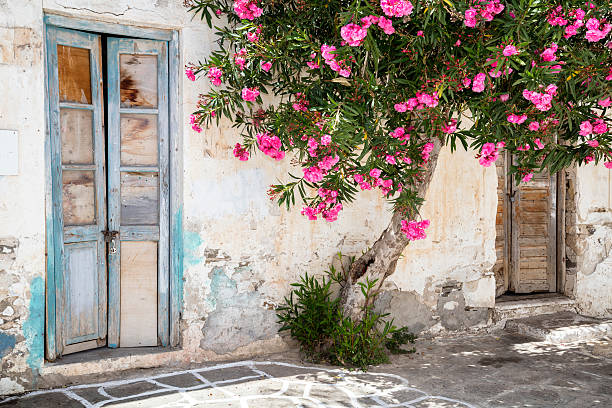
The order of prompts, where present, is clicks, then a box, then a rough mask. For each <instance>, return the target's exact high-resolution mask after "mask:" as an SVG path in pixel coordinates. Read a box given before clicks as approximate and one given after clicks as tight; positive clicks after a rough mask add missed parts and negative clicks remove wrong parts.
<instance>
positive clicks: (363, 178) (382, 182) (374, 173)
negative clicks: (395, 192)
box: [353, 168, 393, 196]
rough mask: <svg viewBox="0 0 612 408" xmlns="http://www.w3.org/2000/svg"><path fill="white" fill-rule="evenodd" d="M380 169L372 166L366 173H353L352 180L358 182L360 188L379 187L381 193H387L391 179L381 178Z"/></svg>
mask: <svg viewBox="0 0 612 408" xmlns="http://www.w3.org/2000/svg"><path fill="white" fill-rule="evenodd" d="M381 174H382V170H380V169H377V168H373V169H372V170H370V172H369V173H368V174H354V175H353V180H355V183H357V184H359V187H360V188H361V189H362V190H371V189H372V187H379V188H380V190H381V191H382V193H383V195H385V196H386V195H388V194H389V193H390V192H391V188H392V187H393V180H392V179H383V178H381V177H380V175H381Z"/></svg>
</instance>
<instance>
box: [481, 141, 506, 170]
mask: <svg viewBox="0 0 612 408" xmlns="http://www.w3.org/2000/svg"><path fill="white" fill-rule="evenodd" d="M501 147H503V146H501ZM501 147H500V148H501ZM498 158H499V151H498V146H496V145H495V143H490V142H489V143H485V144H484V145H482V149H481V150H480V158H479V159H478V163H480V165H481V166H483V167H490V166H491V164H493V163H495V161H496V160H497V159H498Z"/></svg>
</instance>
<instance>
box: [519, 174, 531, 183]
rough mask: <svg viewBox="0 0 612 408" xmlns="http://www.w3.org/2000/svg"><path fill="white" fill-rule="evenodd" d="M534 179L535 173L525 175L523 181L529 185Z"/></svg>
mask: <svg viewBox="0 0 612 408" xmlns="http://www.w3.org/2000/svg"><path fill="white" fill-rule="evenodd" d="M532 178H533V173H525V174H524V175H523V178H522V181H523V183H529V181H531V179H532Z"/></svg>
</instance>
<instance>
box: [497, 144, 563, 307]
mask: <svg viewBox="0 0 612 408" xmlns="http://www.w3.org/2000/svg"><path fill="white" fill-rule="evenodd" d="M508 162H509V157H508V156H507V154H506V157H504V156H502V157H500V158H499V159H498V161H497V163H496V164H497V176H498V187H497V188H498V189H497V196H498V205H497V218H496V233H497V236H496V241H495V249H496V253H497V263H496V264H495V266H494V272H495V280H496V296H500V295H503V294H504V293H507V292H511V293H515V294H528V293H538V292H556V291H557V269H558V265H557V231H558V217H557V176H556V175H552V176H551V175H550V174H548V173H540V174H535V175H534V176H533V179H532V180H531V181H529V182H528V183H520V184H519V185H517V184H516V183H515V182H514V180H511V179H510V178H509V176H508V167H507V165H508Z"/></svg>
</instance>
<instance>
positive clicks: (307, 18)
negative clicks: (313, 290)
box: [186, 0, 612, 320]
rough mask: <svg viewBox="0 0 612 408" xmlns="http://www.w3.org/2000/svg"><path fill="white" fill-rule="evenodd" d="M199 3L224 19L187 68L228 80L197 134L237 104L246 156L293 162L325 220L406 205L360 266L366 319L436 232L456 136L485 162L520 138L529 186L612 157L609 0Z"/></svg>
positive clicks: (299, 190) (356, 304)
mask: <svg viewBox="0 0 612 408" xmlns="http://www.w3.org/2000/svg"><path fill="white" fill-rule="evenodd" d="M190 5H191V10H192V11H193V12H194V13H195V14H196V15H200V16H201V17H202V18H204V19H205V20H206V21H207V22H208V24H209V25H210V26H212V25H213V20H214V21H215V22H218V26H217V31H216V34H215V35H216V36H217V45H218V47H217V48H216V50H214V51H213V52H212V53H211V55H210V57H209V58H207V59H206V61H203V62H199V63H197V64H192V65H190V66H188V67H187V71H186V74H187V76H188V77H189V79H191V80H195V79H196V77H197V76H205V77H207V78H208V80H209V81H210V83H211V85H212V87H211V88H210V89H209V90H208V91H207V92H206V93H204V94H203V95H202V97H201V99H200V101H199V102H198V106H197V110H196V111H195V112H194V114H193V115H192V117H191V122H192V127H193V129H194V130H195V131H201V130H202V126H208V125H210V124H211V123H212V122H213V121H217V123H218V121H219V120H220V118H222V117H223V118H226V119H227V120H229V121H231V122H232V123H233V125H234V126H235V127H236V128H238V129H239V132H240V141H239V142H238V143H236V144H235V146H233V153H234V156H235V157H236V158H237V159H238V160H241V161H246V160H249V157H250V156H251V155H252V154H253V153H255V152H261V153H263V154H264V155H266V156H268V157H269V158H270V160H273V161H274V162H275V163H276V162H279V163H284V162H287V161H291V164H293V165H294V166H293V167H292V166H289V165H287V164H283V166H284V167H283V168H284V169H287V174H286V177H285V180H283V181H282V182H280V183H279V184H276V185H272V186H271V187H270V189H269V195H270V198H272V199H276V200H277V201H278V203H279V204H285V205H286V206H287V207H290V206H292V205H295V204H296V195H297V196H299V198H298V201H297V203H299V205H301V207H302V208H301V212H302V214H303V215H304V216H305V217H307V218H308V219H310V220H313V221H314V220H317V219H318V218H323V219H324V220H326V221H328V222H333V221H335V220H336V219H337V218H338V217H339V216H340V214H341V212H342V210H343V209H344V208H345V206H346V205H348V204H349V203H351V202H353V201H354V200H355V197H356V196H357V194H358V193H359V192H360V191H364V190H377V191H379V192H380V193H381V195H382V196H383V197H385V198H386V199H387V200H389V201H390V202H391V203H392V204H393V206H394V212H393V215H392V217H391V220H390V223H389V226H388V227H387V228H386V229H385V230H384V231H383V232H382V234H381V235H380V237H379V238H378V239H377V240H376V242H374V244H373V245H372V247H371V248H370V249H369V250H368V251H366V252H365V253H364V254H363V255H362V256H361V257H359V258H358V259H357V260H356V261H355V262H354V263H353V264H352V267H351V270H350V271H349V273H348V274H347V276H346V282H347V284H346V285H344V286H343V290H342V293H341V296H340V305H341V307H342V308H343V309H344V314H345V315H351V316H353V317H354V318H358V317H363V316H358V315H359V314H360V313H364V312H365V311H366V310H367V308H364V307H363V305H364V304H365V299H364V296H363V292H362V291H361V287H362V286H361V285H360V284H364V283H366V282H374V281H376V282H377V283H376V286H375V287H374V288H372V290H373V293H377V292H378V291H380V289H381V287H382V285H383V283H384V282H385V280H386V279H387V277H388V276H390V275H391V274H393V273H394V271H395V267H396V264H397V261H398V259H399V257H400V255H401V254H402V252H403V250H404V249H405V248H406V246H407V245H408V243H409V242H411V241H414V240H419V239H424V238H425V237H426V229H427V228H428V227H429V225H430V220H423V219H420V217H419V213H418V211H419V208H420V206H421V204H422V203H423V199H424V197H425V194H426V192H427V190H428V188H429V184H430V182H431V180H432V177H433V173H434V171H435V169H436V166H437V164H438V161H439V160H438V158H439V157H440V151H441V149H442V147H444V146H449V148H450V150H451V151H454V150H455V149H456V148H457V146H458V145H462V146H463V147H464V148H466V149H467V148H468V146H469V147H471V148H472V149H474V150H475V156H476V157H475V158H476V160H478V163H480V164H481V165H482V166H485V167H490V166H492V165H493V164H494V163H495V161H496V160H497V158H498V157H499V156H500V154H501V153H502V152H504V151H508V152H509V153H510V154H511V155H513V157H514V160H513V162H512V164H511V166H510V172H511V174H512V176H513V178H514V180H515V181H516V182H517V183H529V182H530V180H531V178H532V177H533V174H534V173H535V172H539V171H544V170H548V171H550V172H551V173H554V172H557V171H559V170H561V169H564V168H567V167H569V166H571V165H575V164H578V165H587V164H589V163H595V164H596V163H603V164H604V165H605V166H606V167H608V168H612V132H611V130H612V119H611V117H610V115H609V112H610V107H611V106H612V66H611V62H610V61H612V51H611V50H612V41H611V40H610V38H611V35H610V33H611V32H612V22H611V20H612V8H610V7H609V1H587V2H585V1H584V0H506V1H501V0H467V1H454V0H420V1H416V0H415V1H413V2H412V1H408V0H369V1H366V0H309V1H304V0H285V1H279V0H260V1H258V0H235V1H230V0H193V1H191V2H190ZM265 95H269V97H267V98H265V99H264V96H265ZM264 100H265V101H264ZM443 157H448V156H443ZM446 160H452V159H446ZM591 165H592V164H591ZM296 166H297V171H293V170H289V169H295V167H296ZM453 187H455V186H453ZM431 222H432V223H443V222H445V220H443V219H434V220H431ZM354 320H355V319H354Z"/></svg>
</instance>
